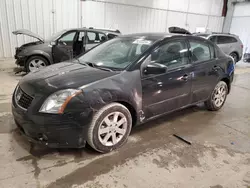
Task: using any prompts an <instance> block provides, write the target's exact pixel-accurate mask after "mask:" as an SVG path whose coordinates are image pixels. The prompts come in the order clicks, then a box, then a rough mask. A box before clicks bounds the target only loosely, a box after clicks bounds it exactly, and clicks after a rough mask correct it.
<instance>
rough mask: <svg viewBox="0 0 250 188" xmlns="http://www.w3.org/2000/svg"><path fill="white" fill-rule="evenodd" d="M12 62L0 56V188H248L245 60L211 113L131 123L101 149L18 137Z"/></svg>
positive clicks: (248, 76)
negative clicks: (117, 140) (125, 133)
mask: <svg viewBox="0 0 250 188" xmlns="http://www.w3.org/2000/svg"><path fill="white" fill-rule="evenodd" d="M13 68H15V64H14V61H13V60H12V59H7V60H0V187H1V188H12V187H14V188H16V187H18V188H42V187H49V188H68V187H72V188H111V187H112V188H113V187H117V188H166V187H169V188H236V187H238V188H250V102H249V101H250V64H244V63H239V64H237V68H236V74H235V79H234V83H233V86H232V91H231V93H230V95H229V96H228V98H227V101H226V103H225V106H224V107H223V108H222V109H221V110H220V111H219V112H209V111H206V109H205V108H204V106H203V105H202V104H201V105H199V106H195V107H192V108H188V109H184V110H182V111H179V112H176V113H173V114H170V115H167V116H164V117H162V118H160V119H157V120H154V121H151V122H149V123H147V124H144V125H142V126H139V127H136V128H134V129H133V130H132V134H131V136H130V137H129V140H128V142H127V143H126V144H125V145H124V146H123V147H122V148H121V149H119V150H117V151H114V152H111V153H109V154H99V153H96V152H95V151H93V150H92V149H90V148H84V149H48V148H43V147H40V146H31V145H30V144H29V143H28V142H27V141H26V140H25V139H24V138H22V137H21V135H20V134H19V132H18V131H17V130H16V126H15V124H14V122H13V118H12V114H11V96H12V93H13V90H14V88H15V86H16V84H17V83H18V80H19V79H20V78H22V76H23V74H22V73H20V74H18V75H15V74H14V72H13ZM173 134H177V135H179V136H181V137H183V138H185V139H187V140H188V141H190V142H191V143H192V144H191V145H188V144H186V143H185V142H183V141H181V140H179V139H177V138H175V137H174V136H173Z"/></svg>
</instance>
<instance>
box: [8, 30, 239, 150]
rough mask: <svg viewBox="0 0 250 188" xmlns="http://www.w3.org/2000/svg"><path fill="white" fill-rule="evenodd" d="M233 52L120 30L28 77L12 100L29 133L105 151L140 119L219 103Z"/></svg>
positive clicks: (54, 143) (188, 38)
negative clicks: (100, 42) (91, 46)
mask: <svg viewBox="0 0 250 188" xmlns="http://www.w3.org/2000/svg"><path fill="white" fill-rule="evenodd" d="M233 75H234V62H233V59H232V58H231V57H229V56H227V55H225V54H224V53H223V52H222V51H221V50H220V49H219V48H218V47H217V46H216V45H215V44H213V43H212V42H211V41H208V40H206V39H203V38H201V37H196V36H192V35H181V34H165V33H142V34H130V35H123V36H122V35H121V36H119V37H117V38H115V39H112V40H110V41H107V42H105V43H103V44H101V45H99V46H97V47H95V48H93V49H91V50H90V51H88V52H87V53H85V54H84V55H82V56H80V57H79V58H77V59H75V60H74V61H73V62H62V63H59V64H55V65H52V66H49V67H46V68H44V69H41V70H37V71H35V72H32V73H30V74H28V75H26V76H24V77H23V78H22V79H21V80H20V82H19V83H18V85H17V87H16V89H15V91H14V94H13V99H12V112H13V116H14V120H15V122H16V124H17V126H18V128H19V129H20V130H21V132H22V133H23V135H24V136H25V137H26V138H27V139H28V140H30V141H31V142H34V143H39V144H43V145H46V146H48V147H68V148H80V147H84V146H85V144H86V143H88V144H89V145H90V146H91V147H92V148H94V149H95V150H97V151H99V152H109V151H112V150H114V149H117V148H119V147H120V146H121V145H123V144H124V143H125V142H126V140H127V139H128V136H129V134H130V131H131V128H132V127H133V126H135V125H139V124H142V123H145V122H147V121H149V120H152V119H154V118H157V117H159V116H161V115H164V114H167V113H170V112H173V111H176V110H178V109H182V108H185V107H188V106H190V105H194V104H197V103H201V102H204V103H205V105H206V107H207V109H208V110H213V111H216V110H219V109H220V108H221V107H222V106H223V104H224V103H225V101H226V97H227V95H228V94H229V92H230V88H231V82H232V80H233Z"/></svg>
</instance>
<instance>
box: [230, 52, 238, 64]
mask: <svg viewBox="0 0 250 188" xmlns="http://www.w3.org/2000/svg"><path fill="white" fill-rule="evenodd" d="M232 53H234V54H236V55H237V62H238V61H239V58H240V54H239V53H238V52H237V51H232V52H231V53H230V54H232ZM230 54H229V55H230ZM235 63H236V62H235Z"/></svg>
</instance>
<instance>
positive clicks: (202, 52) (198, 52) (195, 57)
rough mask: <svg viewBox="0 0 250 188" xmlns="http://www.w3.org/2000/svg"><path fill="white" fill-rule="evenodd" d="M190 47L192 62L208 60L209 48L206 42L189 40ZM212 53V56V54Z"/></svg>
mask: <svg viewBox="0 0 250 188" xmlns="http://www.w3.org/2000/svg"><path fill="white" fill-rule="evenodd" d="M190 47H191V48H190V51H191V53H192V61H193V62H194V63H197V62H203V61H208V60H210V59H211V54H210V49H209V46H208V45H207V44H205V43H203V42H198V41H190ZM212 55H213V56H214V54H212ZM212 58H213V57H212Z"/></svg>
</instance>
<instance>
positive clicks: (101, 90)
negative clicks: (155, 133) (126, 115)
mask: <svg viewBox="0 0 250 188" xmlns="http://www.w3.org/2000/svg"><path fill="white" fill-rule="evenodd" d="M79 89H82V93H81V94H79V95H77V96H75V97H74V98H73V99H72V100H71V101H70V103H69V104H68V105H67V107H66V109H65V112H64V113H71V114H72V113H73V114H75V115H76V116H77V118H81V119H82V121H84V123H87V124H88V123H89V122H90V121H91V119H92V117H93V114H94V113H95V112H97V111H98V110H99V109H101V108H102V107H104V106H106V105H107V104H110V103H112V102H121V103H127V104H129V105H130V106H131V107H132V108H133V110H134V112H135V113H136V117H139V114H140V111H141V110H142V90H141V78H140V72H139V70H136V71H131V72H127V71H125V72H123V73H120V74H117V75H115V76H112V77H109V78H105V79H103V80H99V81H97V82H94V83H90V84H88V85H86V86H82V87H80V88H79ZM133 115H134V114H132V116H133Z"/></svg>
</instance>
